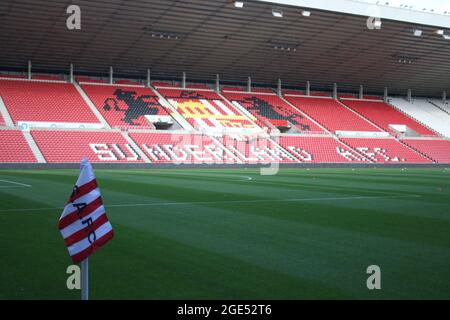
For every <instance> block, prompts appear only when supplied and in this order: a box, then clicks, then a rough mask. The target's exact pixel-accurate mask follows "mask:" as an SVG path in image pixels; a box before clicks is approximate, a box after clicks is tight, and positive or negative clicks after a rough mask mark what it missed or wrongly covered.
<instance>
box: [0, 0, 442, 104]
mask: <svg viewBox="0 0 450 320" xmlns="http://www.w3.org/2000/svg"><path fill="white" fill-rule="evenodd" d="M243 2H244V7H243V8H236V7H235V6H234V1H229V0H214V1H212V0H137V1H122V0H100V1H86V0H84V1H83V0H79V1H76V4H77V5H79V6H80V7H81V30H74V31H69V30H68V29H67V27H66V19H67V17H68V15H67V13H66V9H67V7H68V6H69V5H70V4H72V1H60V0H42V1H34V0H3V1H1V2H0V43H1V46H0V69H9V70H14V69H15V70H25V69H26V63H27V60H29V59H31V60H32V62H33V67H34V68H35V69H37V70H47V71H61V70H66V71H67V70H68V66H69V64H70V63H73V64H74V65H75V70H76V71H78V72H80V71H89V72H93V73H103V74H106V73H107V72H108V70H109V66H113V67H114V70H115V74H121V75H127V76H130V77H133V76H134V77H138V76H140V77H145V74H146V72H145V71H146V69H147V68H150V69H151V70H152V75H153V76H154V77H177V78H180V77H181V72H182V71H186V72H187V75H188V80H189V79H196V80H213V79H214V78H215V74H217V73H218V74H220V75H221V79H222V80H226V81H236V82H244V81H246V78H247V77H248V76H252V78H253V82H254V83H260V84H272V85H273V84H275V83H276V81H277V79H278V78H281V79H282V80H283V83H284V84H285V85H289V86H299V87H303V86H304V83H305V81H306V80H310V81H311V84H312V86H313V88H314V87H316V88H331V87H332V84H333V83H334V82H337V83H338V85H339V88H340V90H352V91H353V90H355V91H356V90H357V88H358V87H359V85H361V84H362V85H364V86H365V87H366V91H367V92H372V93H378V92H379V93H381V92H382V91H383V88H384V87H385V86H387V87H388V88H389V91H390V93H398V94H405V93H406V90H407V89H408V88H411V89H412V90H413V94H415V95H440V94H441V92H442V91H443V90H447V91H450V77H449V73H450V59H449V57H450V40H446V38H450V37H447V34H446V33H447V32H448V31H447V30H445V28H443V27H446V26H450V24H449V23H448V22H447V21H449V19H450V17H448V16H441V15H431V14H425V13H420V12H416V13H415V15H416V17H419V18H417V19H418V20H412V21H409V22H405V21H396V20H393V16H389V15H386V14H387V13H386V12H388V11H384V13H382V15H380V16H381V18H382V26H381V29H380V30H377V29H374V30H369V28H368V27H367V16H364V15H363V14H362V13H361V14H358V13H355V12H353V14H348V13H345V12H335V11H329V10H324V8H323V7H318V6H317V5H316V8H309V9H307V7H306V6H305V7H299V6H298V4H299V3H300V4H301V3H312V1H303V0H302V1H295V3H296V4H297V5H295V6H293V5H289V4H281V3H272V2H267V1H243ZM273 2H284V3H288V2H290V3H291V4H292V3H293V2H294V1H289V0H284V1H273ZM314 2H315V3H316V4H317V3H323V2H324V1H314ZM331 2H332V1H327V3H328V4H329V5H330V6H331V4H330V3H331ZM333 2H334V1H333ZM309 6H310V7H313V5H312V4H310V5H309ZM317 7H318V8H317ZM330 8H331V7H330ZM273 9H275V10H279V11H282V15H283V17H282V18H277V17H274V16H273V14H272V10H273ZM303 10H308V11H310V12H311V16H309V17H306V16H304V15H302V12H303ZM341 11H343V10H341ZM424 15H426V17H428V18H427V19H426V18H424V17H425V16H424ZM429 15H431V16H433V17H436V18H432V19H430V18H429V17H430V16H429ZM385 17H388V18H389V17H390V18H391V19H387V18H385ZM420 17H422V18H420ZM437 17H439V18H437ZM421 19H422V20H421ZM410 20H411V19H410ZM442 21H444V22H442ZM428 22H429V23H428ZM435 22H436V23H435ZM445 23H447V24H445ZM440 28H442V29H443V31H444V32H445V34H444V35H439V34H436V31H437V30H438V29H440ZM416 29H419V30H421V31H422V34H421V36H414V30H416ZM416 34H418V33H416ZM161 36H162V37H161ZM169 37H170V39H169Z"/></svg>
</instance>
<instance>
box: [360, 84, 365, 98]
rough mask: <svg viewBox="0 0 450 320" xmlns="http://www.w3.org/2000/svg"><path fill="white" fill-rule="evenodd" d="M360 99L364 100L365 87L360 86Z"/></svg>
mask: <svg viewBox="0 0 450 320" xmlns="http://www.w3.org/2000/svg"><path fill="white" fill-rule="evenodd" d="M359 99H364V86H363V85H360V86H359Z"/></svg>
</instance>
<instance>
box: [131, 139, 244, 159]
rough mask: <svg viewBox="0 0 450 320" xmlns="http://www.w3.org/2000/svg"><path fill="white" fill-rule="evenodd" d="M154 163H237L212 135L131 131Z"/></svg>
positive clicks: (137, 142)
mask: <svg viewBox="0 0 450 320" xmlns="http://www.w3.org/2000/svg"><path fill="white" fill-rule="evenodd" d="M129 135H130V137H131V138H132V139H133V140H134V141H135V142H136V144H137V145H138V146H139V148H141V150H142V151H143V152H144V153H145V154H146V155H147V157H148V158H149V160H150V161H151V162H153V163H178V164H204V163H210V164H212V163H235V159H234V156H233V155H232V154H231V153H230V152H229V151H228V150H226V149H225V148H223V146H222V145H220V143H217V142H215V141H214V140H213V139H212V138H211V137H208V136H205V135H201V134H188V133H186V134H175V133H174V134H170V133H130V134H129Z"/></svg>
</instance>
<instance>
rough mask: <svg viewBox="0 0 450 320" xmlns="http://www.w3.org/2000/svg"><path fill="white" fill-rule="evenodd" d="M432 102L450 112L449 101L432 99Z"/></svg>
mask: <svg viewBox="0 0 450 320" xmlns="http://www.w3.org/2000/svg"><path fill="white" fill-rule="evenodd" d="M430 102H431V103H432V104H434V105H435V106H436V107H438V108H440V109H441V110H442V111H444V112H445V113H447V114H450V104H449V103H448V101H446V102H444V101H442V100H437V99H430Z"/></svg>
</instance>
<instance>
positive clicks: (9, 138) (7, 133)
mask: <svg viewBox="0 0 450 320" xmlns="http://www.w3.org/2000/svg"><path fill="white" fill-rule="evenodd" d="M0 162H3V163H14V162H23V163H35V162H36V158H35V156H34V154H33V152H32V151H31V149H30V146H29V145H28V142H27V141H26V140H25V137H24V136H23V133H22V132H21V131H18V130H0Z"/></svg>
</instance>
